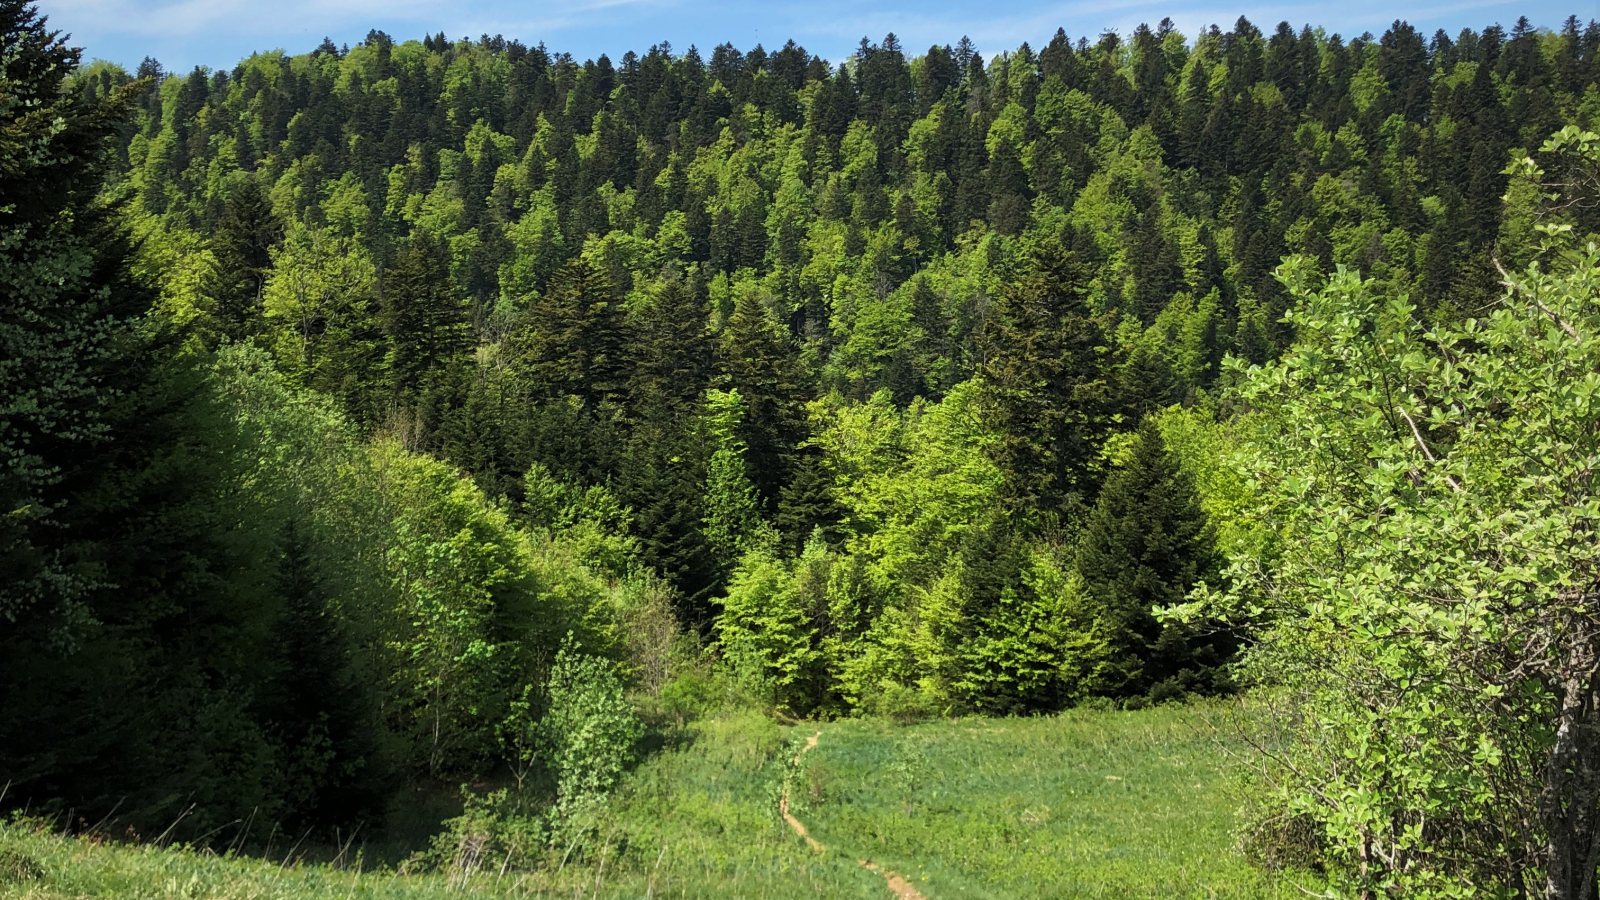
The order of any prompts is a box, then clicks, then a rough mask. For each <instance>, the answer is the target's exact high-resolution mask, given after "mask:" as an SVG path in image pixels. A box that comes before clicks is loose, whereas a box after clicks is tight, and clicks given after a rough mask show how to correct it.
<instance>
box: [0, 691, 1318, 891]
mask: <svg viewBox="0 0 1600 900" xmlns="http://www.w3.org/2000/svg"><path fill="white" fill-rule="evenodd" d="M818 727H820V728H821V729H822V732H823V734H822V739H821V741H820V743H819V745H818V747H817V749H816V750H814V751H812V752H811V753H810V754H807V756H806V758H805V760H804V762H803V764H802V766H801V767H800V768H799V769H798V770H795V771H793V772H791V773H790V775H789V777H790V782H791V784H792V788H791V791H792V795H793V797H794V800H795V807H796V809H795V811H796V813H797V814H798V815H799V816H800V818H801V819H802V820H804V821H805V822H806V824H807V825H808V826H809V827H810V828H811V830H812V833H813V834H814V835H815V836H816V837H818V838H819V839H821V840H822V841H823V842H824V843H826V844H828V845H829V848H830V850H829V852H827V853H822V854H819V853H816V852H815V851H813V850H812V849H810V848H809V847H807V846H806V845H805V844H804V843H803V842H801V841H800V840H799V839H798V838H797V837H795V836H794V835H793V834H791V833H790V832H789V831H788V830H787V829H786V827H785V826H784V825H783V823H782V821H781V820H780V819H779V817H778V815H777V798H778V794H779V791H780V785H781V783H782V781H783V778H784V777H785V772H786V769H787V767H786V766H785V760H786V759H787V758H788V757H789V756H790V755H791V754H792V753H793V752H794V747H795V746H796V745H797V744H798V743H800V742H802V741H803V740H804V738H805V737H806V736H809V735H810V734H812V733H814V732H815V731H816V730H817V728H818ZM1225 758H1226V755H1225V754H1224V753H1222V752H1221V750H1220V748H1219V747H1218V746H1217V745H1216V744H1215V743H1214V737H1213V730H1212V729H1211V728H1210V727H1209V726H1208V725H1207V722H1206V716H1205V714H1204V712H1203V711H1202V710H1197V709H1194V708H1168V709H1160V710H1152V711H1146V712H1138V713H1088V712H1084V713H1073V714H1069V715H1066V716H1060V717H1055V718H1049V719H1010V720H962V721H954V722H937V723H929V724H925V725H918V726H912V727H907V728H900V727H895V726H892V725H887V724H879V723H873V722H860V721H848V722H836V723H828V724H824V725H822V726H801V727H796V728H788V729H785V728H780V727H779V726H777V725H775V724H773V723H771V722H770V721H768V720H765V719H761V718H757V717H753V716H741V717H731V718H725V719H718V720H713V721H709V722H703V723H700V724H699V725H697V726H696V727H695V729H694V733H693V737H692V740H690V741H688V742H686V743H684V744H681V745H679V746H676V747H675V748H673V749H669V750H666V751H664V752H661V753H659V754H657V755H655V756H653V757H652V758H651V759H650V760H648V761H647V762H646V763H645V764H643V765H642V766H640V768H639V769H638V770H637V771H636V772H634V773H633V774H632V776H631V777H630V779H629V781H628V784H627V786H626V788H625V789H624V790H623V791H622V792H621V794H620V795H619V796H618V797H617V798H616V800H615V802H614V803H613V804H612V807H611V809H610V811H609V814H608V818H607V819H606V820H605V821H603V822H602V823H601V825H600V827H599V828H598V829H597V832H596V835H595V837H594V839H593V841H592V842H590V843H589V844H588V845H585V846H583V847H581V848H579V850H578V851H576V852H574V853H573V854H572V856H571V857H569V858H568V860H567V862H566V864H565V865H564V866H562V865H560V862H559V857H558V855H554V854H553V855H552V857H551V859H550V860H549V861H548V863H547V864H546V865H544V866H543V867H542V868H540V869H539V870H537V871H534V872H515V871H512V872H508V873H507V874H506V875H504V876H503V877H501V876H500V874H499V871H498V863H499V861H493V860H491V861H489V863H487V864H486V867H485V868H484V869H483V870H481V871H480V872H479V873H478V874H476V875H474V876H473V877H472V878H471V879H470V882H469V883H467V884H465V885H461V884H452V883H451V882H450V880H449V879H448V878H447V877H446V876H444V875H441V874H433V873H420V874H408V873H405V872H398V871H396V870H394V869H392V868H388V869H373V868H372V867H371V866H370V865H360V866H357V865H349V866H345V867H342V868H335V867H332V866H328V865H296V864H290V865H287V866H285V865H283V864H282V863H281V862H268V861H263V860H259V859H245V858H223V857H218V856H215V855H213V854H209V853H203V852H193V851H188V850H183V849H172V848H168V849H158V848H154V847H148V846H143V847H133V846H120V845H114V844H99V843H94V842H91V841H86V840H79V839H71V838H62V837H59V836H57V835H53V834H50V833H48V832H44V831H40V830H38V829H35V828H29V827H22V826H16V825H10V826H7V825H0V898H3V900H24V898H26V900H67V898H88V897H105V898H112V897H115V898H133V900H146V898H148V900H178V898H202V897H203V898H217V900H332V898H349V900H355V898H384V900H412V898H416V900H423V898H440V900H443V898H445V897H447V896H448V897H451V898H459V897H462V896H463V895H475V896H485V897H487V896H495V897H502V896H505V897H540V896H548V897H573V898H578V897H597V898H598V897H604V898H642V897H646V896H647V895H648V896H650V897H652V898H666V897H674V898H676V897H683V898H695V897H705V898H710V897H719V898H723V897H726V898H751V900H756V898H763V900H785V898H790V897H844V898H850V897H859V898H874V900H882V898H887V897H889V896H890V894H889V892H888V890H887V888H886V887H885V886H884V882H883V879H882V878H881V877H880V876H878V875H875V874H873V873H871V872H869V871H867V870H865V869H863V868H861V866H860V865H859V864H858V860H860V859H865V858H871V859H874V860H877V861H879V862H881V863H883V864H884V865H887V866H888V867H890V868H893V869H895V870H897V871H900V872H902V873H904V874H906V875H908V876H910V877H911V878H912V880H913V881H914V882H915V883H916V884H917V886H918V888H919V889H920V890H921V891H922V892H923V893H924V894H925V895H927V897H928V898H929V900H939V898H957V897H995V898H1000V897H1019V898H1020V897H1030V898H1031V897H1119V898H1120V897H1129V898H1138V897H1229V898H1257V897H1259V898H1278V897H1284V898H1287V897H1291V896H1301V894H1300V892H1299V891H1298V890H1295V889H1294V888H1293V887H1292V886H1291V885H1289V884H1288V883H1287V881H1285V880H1283V879H1275V878H1273V877H1271V876H1268V875H1265V874H1263V873H1261V872H1258V871H1257V870H1254V869H1252V868H1250V867H1249V866H1248V865H1246V864H1245V862H1244V861H1243V859H1242V858H1240V857H1239V855H1238V854H1237V853H1236V852H1235V851H1234V849H1233V847H1234V843H1235V842H1234V838H1233V835H1232V829H1233V827H1234V818H1233V810H1234V808H1235V807H1236V806H1237V800H1236V798H1235V797H1233V796H1232V795H1231V794H1230V793H1229V791H1228V790H1227V771H1226V768H1225V765H1224V762H1223V760H1224V759H1225ZM1108 776H1110V777H1109V778H1108ZM908 796H909V798H910V801H911V814H910V815H909V816H908V815H907V814H906V800H907V797H908ZM602 849H603V856H604V862H603V864H602ZM16 859H24V860H26V861H27V864H15V863H14V861H15V860H16ZM6 860H13V863H6ZM924 879H925V880H924ZM1297 880H1300V881H1301V883H1305V884H1307V886H1308V887H1309V886H1311V885H1310V882H1309V879H1304V878H1302V879H1297Z"/></svg>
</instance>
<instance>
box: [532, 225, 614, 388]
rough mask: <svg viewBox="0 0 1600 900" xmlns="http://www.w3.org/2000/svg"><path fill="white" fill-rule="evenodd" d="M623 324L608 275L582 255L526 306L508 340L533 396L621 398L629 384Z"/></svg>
mask: <svg viewBox="0 0 1600 900" xmlns="http://www.w3.org/2000/svg"><path fill="white" fill-rule="evenodd" d="M624 323H625V319H624V318H623V315H622V309H621V304H620V303H619V302H618V300H617V297H616V295H615V287H614V285H613V284H612V282H611V280H610V278H608V277H607V275H606V273H605V272H604V271H603V270H601V269H600V268H599V267H597V266H595V265H593V264H592V263H590V262H589V261H588V260H586V259H584V258H582V257H579V258H578V259H575V260H573V261H572V262H570V263H568V264H567V265H565V266H563V267H562V268H561V269H560V270H558V271H557V272H556V273H555V275H554V276H552V277H551V279H550V284H549V285H548V286H547V287H546V288H545V291H544V293H543V294H542V295H541V296H540V297H539V299H538V300H536V301H535V302H534V303H533V305H531V306H530V307H529V308H528V311H527V313H526V314H525V315H524V316H523V319H522V322H521V323H520V324H519V326H518V329H517V332H516V333H515V334H513V335H512V337H511V338H510V343H511V353H512V363H513V365H514V366H516V367H517V369H518V373H519V376H520V377H521V378H522V379H523V380H524V382H525V384H526V385H527V386H528V389H529V390H530V391H531V392H532V393H533V395H534V396H540V397H561V396H569V395H570V396H575V397H579V398H581V399H583V400H585V401H586V402H589V403H597V402H600V401H602V400H607V399H613V398H619V397H621V396H622V394H623V392H624V390H625V389H626V386H627V385H626V380H627V369H626V366H625V364H624V360H623V352H622V347H623V342H624Z"/></svg>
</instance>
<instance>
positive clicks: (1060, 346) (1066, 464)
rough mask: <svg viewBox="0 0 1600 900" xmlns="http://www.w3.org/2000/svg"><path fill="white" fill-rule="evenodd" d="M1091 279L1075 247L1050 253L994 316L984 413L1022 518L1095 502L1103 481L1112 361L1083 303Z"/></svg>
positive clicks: (1009, 496) (1012, 288)
mask: <svg viewBox="0 0 1600 900" xmlns="http://www.w3.org/2000/svg"><path fill="white" fill-rule="evenodd" d="M1087 281H1088V273H1087V271H1086V266H1085V264H1084V260H1083V259H1082V256H1081V254H1080V253H1079V252H1078V251H1077V250H1075V249H1072V248H1068V249H1066V250H1063V251H1054V250H1045V251H1043V252H1042V253H1041V254H1040V255H1039V256H1038V257H1037V258H1036V259H1035V261H1034V262H1033V263H1032V264H1031V265H1030V267H1029V268H1028V270H1027V271H1026V272H1024V273H1022V274H1021V275H1020V276H1019V277H1018V278H1017V280H1016V281H1014V282H1013V283H1012V284H1010V285H1008V286H1007V288H1006V290H1005V291H1004V292H1003V293H1002V294H1001V295H1000V297H999V298H998V302H997V303H996V304H995V310H994V317H993V318H992V319H991V320H990V327H989V332H988V334H987V335H986V344H987V349H988V359H987V361H986V362H985V364H984V367H983V370H982V373H981V374H982V377H983V395H982V409H983V414H984V416H985V418H986V419H987V422H988V425H989V427H990V428H992V429H993V430H994V431H995V433H996V434H997V435H998V440H997V441H996V443H995V445H994V451H993V452H994V455H995V461H996V462H997V463H998V464H999V466H1000V468H1001V470H1002V471H1003V472H1004V473H1005V476H1006V501H1007V503H1008V505H1009V507H1010V508H1011V509H1013V510H1014V511H1016V512H1018V513H1021V514H1023V515H1032V514H1044V515H1046V516H1048V515H1051V514H1053V513H1058V512H1060V511H1062V510H1064V509H1067V508H1069V507H1074V506H1077V505H1080V504H1087V503H1091V502H1093V497H1094V494H1095V492H1096V490H1097V489H1098V487H1099V481H1100V465H1099V448H1100V445H1101V443H1102V442H1103V441H1104V440H1105V437H1106V435H1108V434H1109V433H1110V432H1111V429H1112V427H1113V425H1114V420H1113V413H1114V409H1113V405H1112V399H1113V398H1112V391H1111V378H1110V376H1111V364H1112V359H1111V351H1110V350H1109V348H1108V347H1107V343H1108V341H1107V338H1106V334H1105V330H1104V328H1103V327H1102V324H1101V321H1100V319H1098V318H1097V317H1096V316H1095V315H1094V314H1093V313H1092V312H1091V311H1090V309H1089V307H1088V305H1087V304H1086V303H1085V302H1084V296H1083V295H1084V293H1085V290H1086V287H1087Z"/></svg>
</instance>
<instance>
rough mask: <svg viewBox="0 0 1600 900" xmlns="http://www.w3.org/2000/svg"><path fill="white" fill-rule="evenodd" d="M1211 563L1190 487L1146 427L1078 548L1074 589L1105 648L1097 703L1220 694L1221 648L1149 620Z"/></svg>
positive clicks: (1208, 538) (1150, 425)
mask: <svg viewBox="0 0 1600 900" xmlns="http://www.w3.org/2000/svg"><path fill="white" fill-rule="evenodd" d="M1217 563H1218V561H1217V554H1216V548H1215V543H1214V539H1213V536H1212V532H1211V528H1210V525H1209V523H1208V522H1207V520H1206V514H1205V511H1204V510H1202V509H1201V508H1200V503H1199V498H1198V496H1197V495H1196V493H1195V487H1194V483H1193V480H1192V479H1191V478H1190V477H1189V476H1188V474H1187V473H1185V472H1184V471H1183V469H1182V468H1181V467H1180V466H1179V464H1178V460H1177V458H1176V457H1174V456H1173V455H1172V454H1171V453H1170V452H1168V450H1167V448H1166V444H1165V442H1164V441H1163V440H1162V438H1161V431H1160V429H1159V428H1158V427H1157V426H1156V424H1155V422H1154V421H1153V420H1150V419H1147V420H1146V421H1145V423H1144V425H1142V426H1141V427H1140V429H1139V431H1138V435H1137V438H1136V440H1135V441H1134V445H1133V448H1132V455H1131V456H1130V458H1129V459H1128V461H1127V462H1126V463H1125V464H1124V465H1123V466H1122V467H1121V468H1119V469H1117V470H1116V471H1114V472H1112V473H1111V475H1110V477H1108V478H1107V479H1106V484H1105V489H1104V490H1102V491H1101V492H1100V497H1099V500H1098V501H1097V502H1096V504H1095V507H1094V511H1093V513H1092V514H1091V515H1090V516H1089V522H1088V526H1087V528H1086V530H1085V532H1084V534H1083V536H1082V538H1081V542H1080V544H1079V548H1078V572H1079V574H1080V575H1081V576H1082V577H1083V582H1084V589H1085V590H1086V591H1087V592H1088V594H1089V597H1090V599H1091V601H1092V604H1093V607H1094V610H1095V613H1096V615H1097V616H1098V617H1099V618H1100V621H1101V624H1102V625H1103V626H1104V633H1105V634H1107V635H1109V636H1110V639H1111V641H1112V645H1113V647H1112V649H1113V658H1112V661H1111V665H1110V666H1109V667H1108V669H1107V671H1106V673H1105V675H1104V683H1103V684H1102V685H1101V690H1102V691H1103V692H1104V693H1106V694H1108V695H1110V696H1115V697H1139V696H1153V697H1156V698H1161V697H1167V696H1177V695H1182V694H1184V693H1187V692H1190V691H1199V692H1207V691H1211V690H1215V689H1218V688H1220V687H1222V686H1223V680H1222V675H1221V673H1220V672H1219V671H1218V667H1219V666H1220V665H1222V664H1223V663H1224V662H1226V657H1227V655H1228V654H1229V653H1230V652H1231V650H1232V645H1231V643H1230V641H1229V639H1228V638H1227V637H1226V636H1225V635H1220V634H1211V635H1202V634H1199V633H1196V632H1194V631H1192V630H1191V629H1188V628H1185V627H1183V626H1179V625H1176V624H1168V625H1163V624H1162V623H1161V622H1160V621H1158V620H1157V619H1156V617H1155V615H1154V614H1153V613H1152V610H1153V609H1156V608H1158V607H1163V606H1171V605H1174V604H1177V603H1180V602H1182V601H1183V599H1184V598H1185V597H1186V596H1187V595H1188V593H1189V591H1191V590H1192V589H1193V588H1194V587H1195V585H1197V584H1199V583H1201V582H1202V581H1206V580H1207V579H1210V578H1211V577H1213V576H1214V575H1215V573H1216V570H1217Z"/></svg>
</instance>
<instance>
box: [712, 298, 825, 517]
mask: <svg viewBox="0 0 1600 900" xmlns="http://www.w3.org/2000/svg"><path fill="white" fill-rule="evenodd" d="M716 352H717V370H718V374H719V376H720V378H721V380H722V381H723V383H724V385H725V386H726V387H727V388H730V389H733V390H736V391H738V392H739V396H740V397H742V398H744V403H745V410H746V412H745V417H744V421H743V422H741V423H740V426H739V432H740V434H739V436H740V437H741V438H743V439H744V443H745V446H746V448H747V449H746V451H745V454H746V455H745V460H746V462H747V464H748V466H749V473H750V480H751V482H752V483H754V484H755V486H756V490H757V492H758V493H760V495H761V500H762V503H763V504H764V505H765V506H766V508H767V509H768V510H769V511H776V508H777V505H778V499H779V495H780V494H781V493H782V491H783V486H784V485H785V484H787V483H788V482H789V480H790V478H791V472H792V468H793V465H794V460H795V454H796V452H797V451H798V449H799V447H800V442H801V441H803V440H804V439H805V437H806V411H805V401H806V400H807V399H808V398H807V395H808V393H809V391H808V390H807V384H806V377H805V374H804V372H803V370H802V368H801V366H800V360H799V355H798V354H797V353H796V352H795V347H794V345H793V344H792V343H791V342H790V340H789V336H788V335H787V334H786V333H784V330H783V327H782V326H781V325H779V324H778V322H777V321H776V320H775V319H774V318H773V316H772V313H771V312H770V311H769V310H768V309H767V307H766V306H765V305H763V304H762V302H761V301H760V300H758V299H756V298H755V297H751V296H749V295H746V296H743V297H740V298H739V300H738V302H737V303H736V304H735V306H734V309H733V314H732V315H730V316H728V322H727V324H726V325H724V326H723V329H722V334H721V335H720V336H719V338H718V342H717V348H716Z"/></svg>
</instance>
